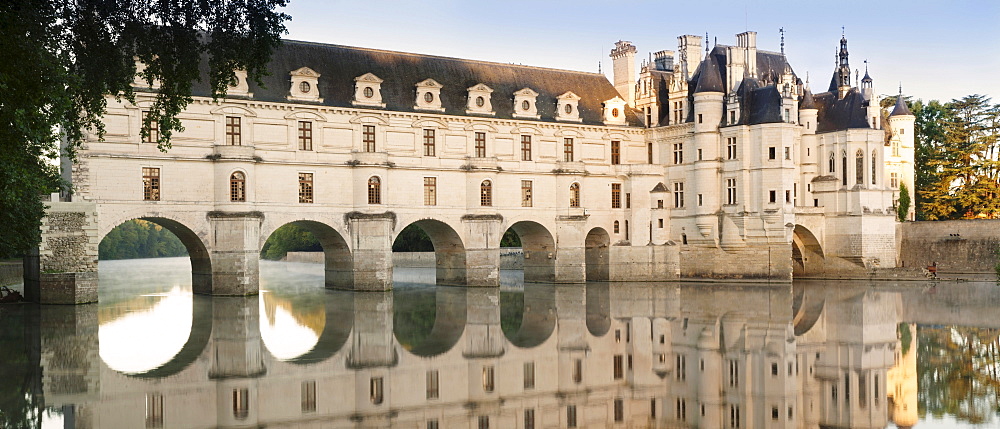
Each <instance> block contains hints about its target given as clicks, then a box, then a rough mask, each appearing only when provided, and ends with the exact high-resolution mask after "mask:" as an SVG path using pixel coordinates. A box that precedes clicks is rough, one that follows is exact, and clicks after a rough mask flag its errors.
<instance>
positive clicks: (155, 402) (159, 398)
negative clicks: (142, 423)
mask: <svg viewBox="0 0 1000 429" xmlns="http://www.w3.org/2000/svg"><path fill="white" fill-rule="evenodd" d="M146 427H147V428H162V427H163V395H160V394H158V393H150V394H147V395H146Z"/></svg>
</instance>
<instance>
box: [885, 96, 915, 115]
mask: <svg viewBox="0 0 1000 429" xmlns="http://www.w3.org/2000/svg"><path fill="white" fill-rule="evenodd" d="M904 115H909V116H913V113H912V112H910V108H909V107H906V100H904V99H903V94H899V96H897V97H896V105H895V106H894V107H893V108H892V113H890V114H889V116H890V117H892V116H904Z"/></svg>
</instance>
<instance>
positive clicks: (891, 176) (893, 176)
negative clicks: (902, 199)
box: [889, 172, 899, 188]
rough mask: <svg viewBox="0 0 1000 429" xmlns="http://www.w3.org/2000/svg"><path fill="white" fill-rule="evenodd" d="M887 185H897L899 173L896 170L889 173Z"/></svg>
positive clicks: (892, 186) (895, 186)
mask: <svg viewBox="0 0 1000 429" xmlns="http://www.w3.org/2000/svg"><path fill="white" fill-rule="evenodd" d="M889 187H890V188H898V187H899V173H896V172H892V173H889Z"/></svg>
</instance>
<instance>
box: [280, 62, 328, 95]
mask: <svg viewBox="0 0 1000 429" xmlns="http://www.w3.org/2000/svg"><path fill="white" fill-rule="evenodd" d="M288 75H289V76H290V77H291V80H292V87H291V88H290V89H289V90H288V99H289V100H291V101H311V102H315V103H322V102H323V99H322V98H319V76H320V74H319V73H316V72H315V71H313V69H311V68H309V67H302V68H300V69H298V70H293V71H292V72H291V73H289V74H288Z"/></svg>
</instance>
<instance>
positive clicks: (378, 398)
mask: <svg viewBox="0 0 1000 429" xmlns="http://www.w3.org/2000/svg"><path fill="white" fill-rule="evenodd" d="M368 399H370V400H371V401H372V403H373V404H375V405H379V404H381V403H382V399H383V397H382V377H372V378H371V379H369V381H368Z"/></svg>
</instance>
